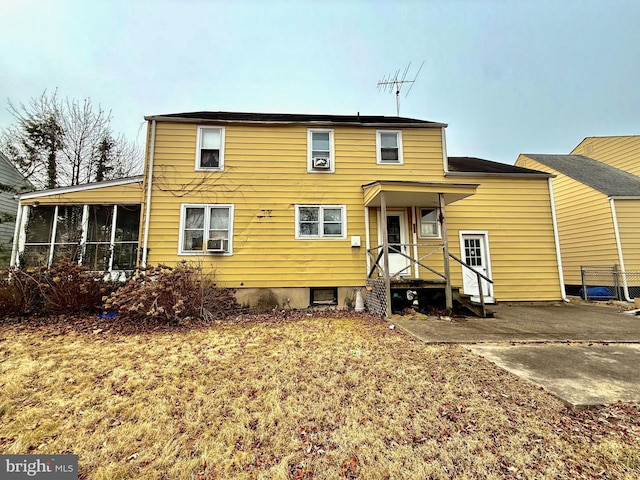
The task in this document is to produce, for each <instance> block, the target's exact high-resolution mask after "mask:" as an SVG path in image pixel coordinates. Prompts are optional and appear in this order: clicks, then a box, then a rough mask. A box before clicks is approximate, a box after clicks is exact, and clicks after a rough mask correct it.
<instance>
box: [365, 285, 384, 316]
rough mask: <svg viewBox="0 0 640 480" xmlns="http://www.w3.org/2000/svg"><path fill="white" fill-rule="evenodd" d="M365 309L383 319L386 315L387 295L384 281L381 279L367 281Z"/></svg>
mask: <svg viewBox="0 0 640 480" xmlns="http://www.w3.org/2000/svg"><path fill="white" fill-rule="evenodd" d="M366 297H367V298H366V301H367V308H368V309H369V311H370V312H371V313H375V314H376V315H380V316H381V317H384V316H386V315H387V294H386V290H385V286H384V280H383V279H381V278H369V279H367V295H366Z"/></svg>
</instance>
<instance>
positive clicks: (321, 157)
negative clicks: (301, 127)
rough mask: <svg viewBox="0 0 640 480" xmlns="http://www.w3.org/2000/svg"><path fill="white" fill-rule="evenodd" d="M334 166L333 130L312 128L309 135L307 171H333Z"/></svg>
mask: <svg viewBox="0 0 640 480" xmlns="http://www.w3.org/2000/svg"><path fill="white" fill-rule="evenodd" d="M334 167H335V165H334V153H333V130H330V129H320V128H310V129H309V130H308V136H307V171H309V172H316V173H332V172H333V171H334V170H335V168H334Z"/></svg>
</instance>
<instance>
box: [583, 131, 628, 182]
mask: <svg viewBox="0 0 640 480" xmlns="http://www.w3.org/2000/svg"><path fill="white" fill-rule="evenodd" d="M571 153H572V154H577V155H586V156H587V157H591V158H594V159H595V160H598V161H600V162H602V163H606V164H607V165H611V166H612V167H615V168H619V169H620V170H624V171H626V172H629V173H632V174H634V175H638V176H640V135H633V136H620V137H587V138H585V139H584V140H583V141H582V142H580V144H579V145H578V146H576V148H574V149H573V151H572V152H571Z"/></svg>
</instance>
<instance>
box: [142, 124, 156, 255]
mask: <svg viewBox="0 0 640 480" xmlns="http://www.w3.org/2000/svg"><path fill="white" fill-rule="evenodd" d="M150 142H151V146H150V147H149V169H148V170H147V199H146V201H145V206H144V242H143V245H142V262H141V263H142V266H143V267H146V266H147V251H148V250H147V247H148V245H149V217H150V214H151V187H152V184H151V182H152V181H153V156H154V154H155V150H156V121H155V120H152V121H151V140H150Z"/></svg>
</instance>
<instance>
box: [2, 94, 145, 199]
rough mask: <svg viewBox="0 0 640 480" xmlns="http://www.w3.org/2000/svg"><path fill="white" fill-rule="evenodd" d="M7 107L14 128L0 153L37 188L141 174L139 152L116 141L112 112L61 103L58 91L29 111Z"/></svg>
mask: <svg viewBox="0 0 640 480" xmlns="http://www.w3.org/2000/svg"><path fill="white" fill-rule="evenodd" d="M8 103H9V108H8V109H9V112H10V113H11V114H12V115H13V117H14V118H15V120H16V123H15V124H14V125H12V126H10V127H8V128H6V129H4V130H3V131H2V148H3V150H4V151H5V153H6V155H7V157H9V159H10V160H11V161H12V162H13V163H14V165H15V166H16V167H17V168H18V170H20V172H21V173H22V174H23V175H24V176H25V177H26V178H28V179H29V180H30V181H31V182H32V183H33V184H34V185H36V187H40V188H42V187H45V188H53V187H56V186H69V185H78V184H82V183H89V182H94V181H101V180H108V179H112V178H121V177H124V176H129V175H133V174H135V173H138V172H139V171H140V169H141V165H142V149H141V148H140V147H139V146H138V145H137V144H135V143H131V142H128V141H127V140H126V138H125V137H124V136H123V135H118V136H115V135H114V134H113V133H112V132H111V112H106V111H104V110H103V109H102V108H101V107H100V106H99V105H98V106H97V107H94V106H93V104H92V102H91V99H89V98H85V99H84V100H82V101H78V100H75V99H69V98H66V99H64V100H61V99H59V98H58V96H57V91H54V92H53V93H52V94H47V92H46V91H45V92H43V93H42V95H41V96H40V97H36V98H32V99H31V101H30V102H29V103H28V104H27V105H25V104H23V103H20V104H17V105H15V104H14V103H12V102H11V101H9V102H8ZM107 147H108V148H107Z"/></svg>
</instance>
